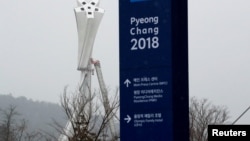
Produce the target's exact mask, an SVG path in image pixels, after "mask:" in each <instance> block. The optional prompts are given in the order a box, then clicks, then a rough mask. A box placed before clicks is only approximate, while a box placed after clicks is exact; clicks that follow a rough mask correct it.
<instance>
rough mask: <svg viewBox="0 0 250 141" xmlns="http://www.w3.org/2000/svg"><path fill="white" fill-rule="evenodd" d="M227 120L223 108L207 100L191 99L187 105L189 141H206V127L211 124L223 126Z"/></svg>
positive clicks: (225, 111)
mask: <svg viewBox="0 0 250 141" xmlns="http://www.w3.org/2000/svg"><path fill="white" fill-rule="evenodd" d="M228 119H229V111H228V109H227V107H225V106H216V105H213V104H211V103H210V102H209V101H208V100H207V99H197V98H195V97H192V98H191V99H190V104H189V125H190V127H189V129H190V130H189V131H190V141H207V136H208V135H207V127H208V125H211V124H224V123H226V122H227V120H228Z"/></svg>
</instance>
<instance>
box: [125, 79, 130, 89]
mask: <svg viewBox="0 0 250 141" xmlns="http://www.w3.org/2000/svg"><path fill="white" fill-rule="evenodd" d="M124 84H125V85H126V87H128V86H129V84H131V82H130V81H129V80H128V79H126V80H125V81H124Z"/></svg>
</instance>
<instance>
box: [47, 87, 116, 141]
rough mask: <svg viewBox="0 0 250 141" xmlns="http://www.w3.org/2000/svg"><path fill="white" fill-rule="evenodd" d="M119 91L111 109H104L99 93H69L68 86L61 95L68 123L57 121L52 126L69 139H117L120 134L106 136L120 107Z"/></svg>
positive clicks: (86, 140) (91, 140) (80, 140)
mask: <svg viewBox="0 0 250 141" xmlns="http://www.w3.org/2000/svg"><path fill="white" fill-rule="evenodd" d="M118 98H119V97H118V91H117V93H116V97H114V98H113V101H111V104H110V109H109V110H108V111H104V109H103V104H104V103H103V101H102V100H99V99H98V97H97V93H96V92H94V93H91V92H89V94H87V95H86V94H84V93H81V92H79V91H77V92H75V93H72V94H70V95H68V93H67V87H65V89H64V93H63V94H62V96H61V106H62V108H63V110H64V112H65V114H66V116H67V119H68V123H67V125H66V127H62V126H61V125H60V124H58V123H57V122H56V121H54V123H53V124H52V126H53V127H54V128H55V129H56V130H57V131H58V132H60V133H61V134H63V135H64V137H66V138H67V140H68V141H99V140H102V141H104V140H110V141H111V140H115V139H117V138H118V135H116V136H112V137H110V135H108V136H109V138H106V136H107V134H105V133H106V132H108V131H107V130H108V123H109V121H110V120H111V119H112V118H114V117H115V116H116V114H117V111H118V109H119V99H118Z"/></svg>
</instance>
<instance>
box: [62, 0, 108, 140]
mask: <svg viewBox="0 0 250 141" xmlns="http://www.w3.org/2000/svg"><path fill="white" fill-rule="evenodd" d="M77 5H78V7H76V8H75V9H74V11H75V17H76V23H77V32H78V63H77V70H78V71H80V73H81V77H80V88H79V91H80V92H81V93H83V94H85V95H88V94H89V93H90V89H91V71H92V64H91V60H90V58H91V56H92V50H93V46H94V41H95V37H96V33H97V30H98V27H99V25H100V22H101V19H102V17H103V14H104V10H103V9H101V8H99V7H98V6H99V0H77ZM75 116H76V115H74V116H73V118H75ZM72 130H73V129H72V125H71V123H70V122H68V123H67V124H66V126H65V128H64V132H65V133H66V134H70V133H72ZM58 141H68V139H67V136H65V135H63V134H61V135H60V137H59V139H58Z"/></svg>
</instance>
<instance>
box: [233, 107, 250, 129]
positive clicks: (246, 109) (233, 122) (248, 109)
mask: <svg viewBox="0 0 250 141" xmlns="http://www.w3.org/2000/svg"><path fill="white" fill-rule="evenodd" d="M249 109H250V106H249V107H248V108H247V109H246V110H245V111H244V112H243V113H242V114H241V115H240V116H239V117H238V118H237V119H236V120H235V121H234V122H233V123H232V125H234V124H235V123H236V122H237V121H238V120H239V119H240V118H241V117H242V116H243V115H244V114H245V113H246V112H247V111H248V110H249Z"/></svg>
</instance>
